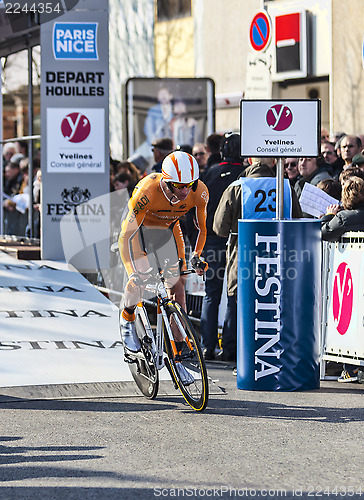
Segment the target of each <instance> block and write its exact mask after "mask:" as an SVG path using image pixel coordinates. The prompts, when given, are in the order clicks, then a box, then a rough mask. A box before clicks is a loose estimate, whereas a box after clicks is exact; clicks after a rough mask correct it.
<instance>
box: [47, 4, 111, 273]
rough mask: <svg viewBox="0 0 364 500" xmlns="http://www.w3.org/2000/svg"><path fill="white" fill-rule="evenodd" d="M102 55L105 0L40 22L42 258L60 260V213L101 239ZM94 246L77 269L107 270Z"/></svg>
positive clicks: (104, 211) (104, 175)
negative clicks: (75, 220)
mask: <svg viewBox="0 0 364 500" xmlns="http://www.w3.org/2000/svg"><path fill="white" fill-rule="evenodd" d="M108 53H109V52H108V2H107V0H81V1H80V2H78V4H77V5H76V6H75V7H74V8H73V9H72V10H70V11H69V12H67V13H65V14H64V15H62V16H59V17H57V18H56V19H54V20H53V21H50V22H47V23H44V24H42V25H41V54H42V81H41V104H42V106H41V108H42V115H41V118H42V142H41V150H42V234H41V245H42V258H46V259H53V260H64V258H65V254H64V250H63V242H62V239H61V231H60V221H61V217H62V216H64V215H65V214H67V213H70V214H72V215H73V216H75V217H76V219H77V220H78V222H80V223H82V226H83V228H86V227H87V226H89V228H88V231H89V232H92V233H93V234H94V235H95V237H96V238H98V239H99V241H105V242H106V241H107V240H108V235H109V203H108V202H107V198H105V199H106V202H105V203H104V204H103V206H102V207H100V206H99V207H98V208H97V213H95V203H94V202H93V200H94V199H95V198H97V197H100V196H102V195H106V194H107V193H109V189H110V187H109V132H108V128H109V113H108V104H109V102H108V101H109V56H108ZM81 204H83V208H82V210H81V209H79V210H77V207H78V206H79V205H81ZM79 217H82V220H81V219H80V220H79V219H78V218H79ZM95 243H97V241H95V242H93V243H92V244H93V245H94V247H95V248H94V250H93V251H91V252H90V251H89V250H90V249H86V248H85V257H84V258H81V259H80V262H82V270H93V269H95V268H97V267H102V268H104V267H108V259H109V257H108V256H109V251H108V248H107V245H101V246H100V245H99V247H98V248H97V249H96V245H95ZM85 244H86V243H85Z"/></svg>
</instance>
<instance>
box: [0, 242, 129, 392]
mask: <svg viewBox="0 0 364 500" xmlns="http://www.w3.org/2000/svg"><path fill="white" fill-rule="evenodd" d="M0 283H1V286H0V297H1V307H0V366H1V370H0V387H11V386H27V385H46V384H69V383H88V382H112V381H114V382H115V381H123V380H132V379H131V377H130V373H129V370H128V367H127V365H126V364H125V363H124V362H123V358H124V356H123V349H122V345H121V339H120V334H119V323H118V319H119V311H118V308H117V307H116V306H114V305H113V304H112V303H111V302H110V301H109V300H107V299H106V298H105V297H104V296H103V295H102V294H101V293H100V292H98V291H97V290H96V289H95V288H94V287H93V286H92V285H91V284H90V283H89V282H88V281H87V280H86V279H85V278H84V277H83V276H82V275H81V274H79V273H77V272H75V271H73V270H72V269H70V268H69V267H68V266H67V265H66V264H61V263H59V262H53V261H21V260H16V259H14V258H12V257H10V256H9V255H7V254H5V253H4V252H0Z"/></svg>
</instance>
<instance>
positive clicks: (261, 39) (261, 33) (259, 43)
mask: <svg viewBox="0 0 364 500" xmlns="http://www.w3.org/2000/svg"><path fill="white" fill-rule="evenodd" d="M271 34H272V29H271V22H270V18H269V16H268V14H267V13H266V11H260V12H258V13H257V14H255V16H254V17H253V20H252V22H251V25H250V32H249V39H250V44H251V46H252V47H253V49H254V50H256V51H258V52H260V51H262V50H266V49H267V48H268V46H269V44H270V40H271Z"/></svg>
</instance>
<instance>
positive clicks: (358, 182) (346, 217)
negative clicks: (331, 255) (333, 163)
mask: <svg viewBox="0 0 364 500" xmlns="http://www.w3.org/2000/svg"><path fill="white" fill-rule="evenodd" d="M341 200H342V207H341V206H340V205H329V206H328V207H327V212H326V215H324V216H323V217H322V219H321V222H322V225H321V232H322V239H323V240H326V241H338V240H339V239H340V237H341V236H342V235H343V234H344V233H346V232H348V231H364V180H363V179H361V178H360V177H356V176H351V177H349V178H348V179H347V181H346V182H345V183H344V186H343V190H342V196H341Z"/></svg>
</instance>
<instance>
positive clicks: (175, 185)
mask: <svg viewBox="0 0 364 500" xmlns="http://www.w3.org/2000/svg"><path fill="white" fill-rule="evenodd" d="M194 182H195V181H192V182H189V183H188V184H180V183H179V182H171V184H172V186H173V187H174V188H176V189H183V188H187V189H190V188H191V187H192V186H193V184H194Z"/></svg>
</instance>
